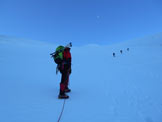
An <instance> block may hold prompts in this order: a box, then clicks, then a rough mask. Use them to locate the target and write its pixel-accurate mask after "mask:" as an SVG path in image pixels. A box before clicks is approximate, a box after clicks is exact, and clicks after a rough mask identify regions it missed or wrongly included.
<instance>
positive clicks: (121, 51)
mask: <svg viewBox="0 0 162 122" xmlns="http://www.w3.org/2000/svg"><path fill="white" fill-rule="evenodd" d="M127 51H129V48H127ZM120 53H121V54H122V53H123V50H120ZM115 56H116V55H115V53H113V57H115Z"/></svg>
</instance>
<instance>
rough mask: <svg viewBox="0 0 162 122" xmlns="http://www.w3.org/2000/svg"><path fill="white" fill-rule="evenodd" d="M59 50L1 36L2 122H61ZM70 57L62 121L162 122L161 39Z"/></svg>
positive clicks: (86, 49) (83, 50)
mask: <svg viewBox="0 0 162 122" xmlns="http://www.w3.org/2000/svg"><path fill="white" fill-rule="evenodd" d="M56 46H57V45H53V44H47V43H44V42H38V41H28V40H22V39H14V38H9V37H5V36H0V99H1V100H0V108H1V109H0V122H29V121H30V122H56V121H57V120H58V117H59V115H60V112H61V109H62V104H63V100H59V99H57V95H58V91H59V81H60V74H59V75H56V74H55V67H56V65H55V64H54V63H53V60H52V59H51V58H50V56H49V53H51V52H53V51H54V49H55V48H56ZM128 47H129V48H130V51H127V50H126V49H127V48H128ZM120 50H123V54H120ZM71 52H72V58H73V59H72V62H73V65H72V75H71V77H70V88H71V89H72V92H71V93H69V96H70V99H69V100H66V103H65V108H64V112H63V115H62V118H61V122H108V121H110V122H161V121H162V117H161V115H162V95H161V92H162V75H161V72H162V34H158V35H154V36H150V37H147V38H143V39H138V40H131V41H126V42H121V43H117V44H113V45H107V46H100V45H86V46H82V47H75V46H74V47H72V50H71ZM113 52H115V53H116V57H115V58H114V57H113V56H112V53H113Z"/></svg>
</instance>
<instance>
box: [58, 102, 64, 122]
mask: <svg viewBox="0 0 162 122" xmlns="http://www.w3.org/2000/svg"><path fill="white" fill-rule="evenodd" d="M64 106H65V99H64V102H63V106H62V110H61V113H60V116H59V118H58V120H57V122H60V119H61V117H62V114H63V111H64Z"/></svg>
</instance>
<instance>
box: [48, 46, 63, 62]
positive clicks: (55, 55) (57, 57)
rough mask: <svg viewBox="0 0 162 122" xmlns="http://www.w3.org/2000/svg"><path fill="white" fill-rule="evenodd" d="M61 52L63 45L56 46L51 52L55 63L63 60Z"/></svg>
mask: <svg viewBox="0 0 162 122" xmlns="http://www.w3.org/2000/svg"><path fill="white" fill-rule="evenodd" d="M63 52H64V46H61V45H60V46H58V47H57V48H56V51H55V52H54V53H53V54H51V55H52V57H53V58H54V61H55V63H56V64H60V63H62V61H63Z"/></svg>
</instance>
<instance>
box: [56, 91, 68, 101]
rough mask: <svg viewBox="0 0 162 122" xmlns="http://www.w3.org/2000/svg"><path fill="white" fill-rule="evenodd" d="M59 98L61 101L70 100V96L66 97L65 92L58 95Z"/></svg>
mask: <svg viewBox="0 0 162 122" xmlns="http://www.w3.org/2000/svg"><path fill="white" fill-rule="evenodd" d="M58 98H59V99H68V98H69V96H68V95H66V94H65V92H62V91H61V90H60V94H59V95H58Z"/></svg>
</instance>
